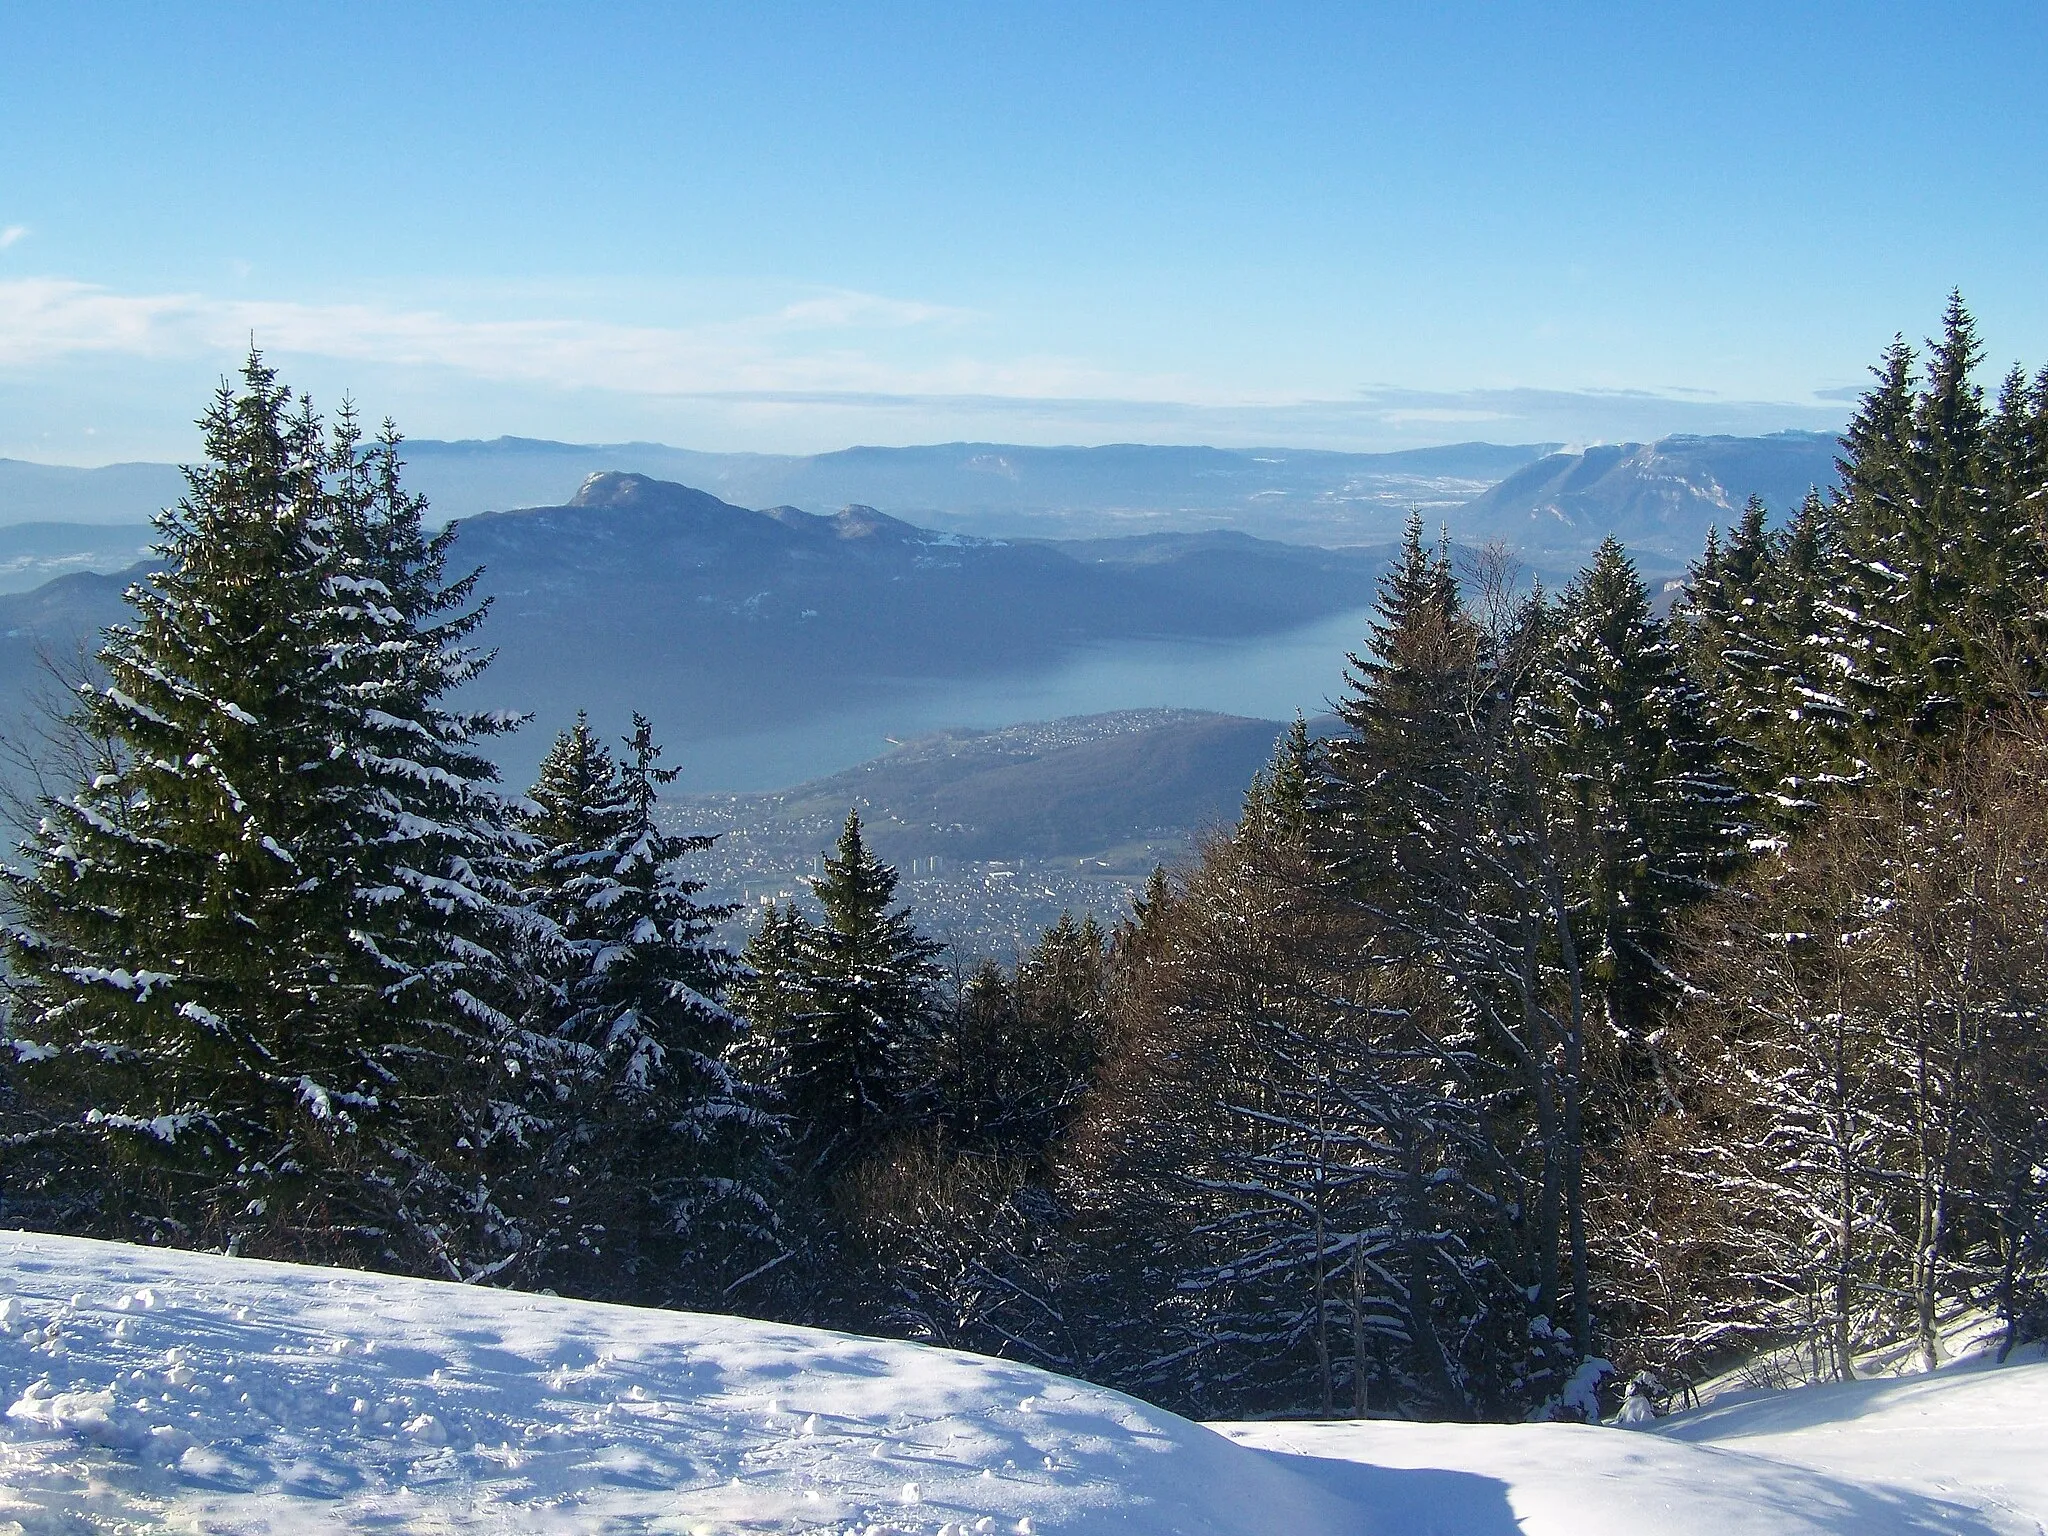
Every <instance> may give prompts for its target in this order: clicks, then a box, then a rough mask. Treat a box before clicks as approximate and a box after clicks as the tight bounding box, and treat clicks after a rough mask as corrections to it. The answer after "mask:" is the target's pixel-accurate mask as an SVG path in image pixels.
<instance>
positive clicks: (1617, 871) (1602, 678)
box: [1527, 508, 1762, 1039]
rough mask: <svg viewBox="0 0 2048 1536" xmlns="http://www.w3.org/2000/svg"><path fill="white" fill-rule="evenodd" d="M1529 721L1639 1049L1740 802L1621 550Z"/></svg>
mask: <svg viewBox="0 0 2048 1536" xmlns="http://www.w3.org/2000/svg"><path fill="white" fill-rule="evenodd" d="M1755 511H1756V513H1757V514H1758V515H1757V516H1756V517H1755V519H1754V522H1753V523H1751V526H1749V527H1748V528H1746V529H1745V530H1744V532H1743V533H1742V534H1741V535H1739V536H1738V539H1737V541H1736V542H1735V544H1734V545H1733V546H1732V547H1733V548H1739V549H1743V550H1744V553H1745V555H1748V553H1749V551H1751V550H1754V549H1756V548H1757V547H1758V546H1759V545H1760V542H1761V533H1762V530H1761V527H1760V524H1761V516H1760V513H1761V508H1757V509H1755ZM1746 521H1749V520H1746ZM1733 564H1734V562H1733V561H1724V563H1723V569H1724V572H1729V573H1731V574H1732V572H1731V567H1732V566H1733ZM1740 579H1741V581H1742V583H1743V585H1748V584H1749V582H1750V581H1751V580H1752V579H1753V578H1752V577H1750V576H1749V574H1748V573H1746V572H1745V573H1743V574H1742V576H1741V578H1740ZM1735 590H1737V591H1740V590H1741V587H1740V586H1738V587H1736V588H1735ZM1527 707H1528V715H1529V727H1528V728H1529V729H1530V730H1531V731H1532V732H1533V733H1534V739H1535V740H1536V741H1537V742H1538V744H1539V747H1540V750H1541V752H1542V754H1543V764H1544V776H1545V778H1546V779H1547V781H1548V782H1549V783H1550V784H1552V785H1553V786H1554V788H1555V793H1556V795H1557V796H1558V798H1559V801H1560V807H1559V816H1558V822H1559V824H1560V825H1561V826H1562V827H1566V828H1569V829H1570V831H1571V834H1572V842H1573V844H1574V848H1573V855H1572V857H1571V858H1570V860H1569V863H1570V866H1571V868H1572V871H1573V883H1574V886H1575V895H1576V896H1577V904H1578V915H1577V916H1576V917H1575V919H1574V926H1575V927H1576V928H1577V930H1578V933H1577V939H1578V943H1579V947H1580V949H1581V952H1582V953H1583V954H1584V956H1585V957H1586V958H1587V960H1588V962H1589V966H1590V974H1591V975H1592V977H1593V978H1594V979H1595V980H1596V981H1597V982H1598V983H1599V984H1600V987H1601V992H1602V997H1603V1000H1604V1001H1605V1003H1606V1005H1607V1007H1608V1010H1609V1016H1610V1020H1611V1022H1612V1023H1613V1025H1614V1026H1615V1027H1616V1028H1617V1029H1618V1030H1619V1031H1621V1032H1622V1033H1623V1034H1625V1035H1629V1036H1633V1037H1636V1038H1638V1039H1640V1038H1641V1037H1642V1036H1644V1035H1646V1034H1647V1033H1648V1032H1649V1030H1650V1029H1651V1028H1653V1027H1654V1025H1653V1015H1654V1010H1655V1003H1656V999H1657V998H1658V997H1659V996H1660V995H1661V994H1663V993H1665V992H1666V991H1667V984H1666V980H1665V978H1666V977H1667V976H1668V974H1669V971H1668V967H1667V965H1666V961H1665V952H1666V950H1667V949H1668V946H1669V940H1670V934H1671V930H1672V925H1673V922H1674V920H1675V918H1676V916H1677V914H1678V912H1679V911H1680V910H1681V909H1682V908H1683V907H1685V906H1686V905H1688V904H1689V903H1690V902H1692V901H1694V900H1697V899H1698V898H1699V897H1701V896H1703V895H1705V894H1706V893H1707V892H1708V891H1710V890H1711V889H1712V888H1713V878H1714V876H1715V874H1716V873H1717V872H1718V870H1719V869H1720V868H1721V867H1722V865H1723V864H1724V862H1725V860H1726V858H1727V856H1728V855H1729V853H1730V852H1731V851H1732V849H1733V847H1734V844H1735V840H1736V837H1737V835H1738V833H1739V831H1740V823H1739V806H1740V797H1739V795H1738V793H1737V791H1736V790H1735V789H1734V787H1733V786H1732V785H1730V784H1729V783H1728V782H1727V781H1726V780H1725V779H1724V778H1723V777H1722V775H1721V772H1720V768H1719V763H1718V761H1717V758H1716V752H1715V738H1714V735H1713V732H1712V730H1711V727H1710V726H1709V723H1708V721H1707V718H1706V716H1707V711H1706V701H1705V698H1704V696H1703V695H1702V694H1701V692H1700V690H1699V689H1698V687H1697V686H1696V685H1695V684H1694V683H1693V681H1692V679H1691V678H1690V677H1689V676H1688V675H1687V673H1686V671H1685V669H1684V668H1683V666H1681V665H1680V661H1679V656H1678V651H1677V648H1676V647H1675V646H1674V645H1673V644H1672V643H1671V640H1670V637H1669V635H1668V634H1667V632H1666V629H1665V626H1664V625H1663V624H1662V623H1661V622H1659V620H1658V619H1657V617H1656V616H1655V614H1653V613H1652V612H1651V609H1650V602H1649V593H1648V592H1647V591H1646V590H1645V589H1644V586H1643V582H1642V579H1641V578H1640V577H1639V576H1638V575H1637V574H1636V569H1635V565H1634V563H1633V562H1632V561H1630V559H1629V558H1628V555H1627V553H1626V552H1625V551H1624V550H1623V549H1622V547H1621V545H1620V544H1619V543H1618V542H1616V541H1615V540H1614V539H1613V538H1608V539H1606V540H1605V541H1603V542H1602V544H1601V545H1600V548H1599V550H1598V551H1597V552H1596V553H1595V554H1594V557H1593V561H1592V563H1591V564H1590V565H1589V566H1587V567H1586V569H1585V570H1584V571H1582V572H1581V573H1580V574H1579V576H1578V578H1577V579H1576V580H1575V581H1573V582H1572V584H1571V586H1570V587H1568V588H1567V589H1566V591H1565V593H1564V595H1563V598H1562V600H1561V602H1560V604H1559V607H1558V619H1557V625H1556V631H1555V635H1554V638H1553V640H1552V642H1551V645H1550V647H1549V650H1548V655H1547V657H1546V661H1545V665H1544V668H1543V681H1542V685H1541V687H1540V688H1539V689H1538V690H1537V691H1536V692H1535V693H1534V694H1532V696H1531V698H1530V700H1529V704H1528V706H1527Z"/></svg>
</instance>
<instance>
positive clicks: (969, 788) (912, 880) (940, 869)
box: [664, 709, 1283, 963]
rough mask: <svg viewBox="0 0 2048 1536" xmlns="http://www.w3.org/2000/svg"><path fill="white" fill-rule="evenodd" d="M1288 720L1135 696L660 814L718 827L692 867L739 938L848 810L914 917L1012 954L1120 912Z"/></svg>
mask: <svg viewBox="0 0 2048 1536" xmlns="http://www.w3.org/2000/svg"><path fill="white" fill-rule="evenodd" d="M1282 729H1283V727H1282V726H1281V725H1280V723H1279V722H1278V721H1273V720H1247V719H1243V718H1240V717H1237V716H1231V715H1216V714H1206V713H1203V712H1201V711H1197V710H1171V709H1133V710H1121V711H1117V712H1115V713H1112V714H1103V715H1088V716H1081V717H1076V718H1068V719H1063V720H1047V721H1040V722H1035V723H1031V724H1024V725H1014V726H1009V727H1006V728H1003V729H1001V730H986V731H974V730H952V731H939V732H934V733H932V734H931V735H928V736H923V737H919V738H917V739H915V740H912V741H908V742H905V743H903V744H902V745H900V746H898V747H896V748H895V749H894V750H893V751H891V752H889V753H887V754H885V755H883V756H881V757H878V758H875V759H873V760H872V761H869V762H866V763H862V764H859V765H858V766H856V767H853V768H849V769H847V770H846V771H845V772H843V773H835V774H832V775H830V776H828V777H826V778H822V779H814V780H811V781H810V782H808V783H804V784H799V785H797V786H796V787H794V788H792V789H787V790H783V791H780V792H778V793H775V794H766V795H685V796H679V797H677V798H676V799H674V800H673V801H671V802H669V803H668V804H667V806H666V808H665V812H664V815H665V818H666V819H667V820H668V821H669V822H670V824H671V825H673V826H674V827H675V828H676V829H677V830H678V831H688V832H712V833H716V834H718V841H717V842H716V843H714V844H713V845H712V846H711V848H709V849H708V850H706V851H705V852H704V853H702V854H700V855H698V856H697V857H696V859H695V860H694V863H693V871H694V873H695V874H696V875H697V877H698V878H700V879H702V880H704V881H705V882H706V883H707V885H708V887H709V891H710V894H711V895H712V896H714V897H715V898H718V899H721V900H728V901H737V902H739V903H740V904H741V906H742V913H741V915H740V917H739V918H738V919H737V920H736V921H735V922H734V924H733V925H732V927H731V928H730V930H729V932H728V937H729V938H730V939H731V941H732V942H733V943H734V944H739V943H743V942H744V941H745V939H746V937H747V934H748V931H749V929H750V926H751V924H752V921H753V912H752V909H753V908H754V907H756V906H758V905H759V904H760V903H761V902H763V901H770V900H773V901H788V900H792V899H798V900H807V899H808V893H807V889H806V887H805V885H804V883H803V882H804V877H805V876H807V875H809V874H811V873H813V872H814V870H815V867H816V863H817V859H818V855H819V854H820V853H821V852H822V851H825V850H827V849H829V848H830V847H831V846H832V843H833V840H834V839H835V838H836V837H837V836H838V833H839V829H840V825H841V823H842V822H844V820H845V818H846V813H847V810H848V809H849V808H854V809H858V810H859V811H860V813H861V819H862V821H863V822H864V824H865V825H866V828H867V832H868V837H869V841H870V843H871V844H872V845H873V846H874V848H875V849H876V851H877V852H878V853H879V854H880V855H881V856H882V857H883V858H885V859H887V860H889V861H890V862H892V863H894V864H895V865H896V866H897V868H898V870H899V871H900V873H901V874H902V877H903V883H902V885H901V887H900V888H899V896H900V898H901V899H902V900H903V901H905V902H907V903H908V904H909V905H910V906H911V908H912V909H913V910H914V911H915V913H916V914H917V922H918V926H919V927H920V928H921V929H923V930H924V931H925V932H927V933H929V934H931V935H932V936H933V937H935V938H938V939H941V940H943V941H944V942H946V943H947V944H950V945H951V946H952V948H953V952H954V958H955V959H957V960H959V961H961V962H962V963H968V962H971V961H972V960H973V959H975V958H976V957H979V956H994V957H997V958H1000V959H1003V960H1005V961H1007V960H1009V959H1011V958H1013V957H1014V956H1015V955H1016V954H1017V953H1019V952H1021V951H1022V950H1024V949H1026V948H1028V947H1029V946H1030V944H1031V943H1032V941H1033V940H1035V939H1036V938H1037V936H1038V935H1039V933H1041V932H1042V931H1043V930H1044V929H1045V928H1046V927H1048V926H1049V925H1050V924H1052V923H1054V922H1056V921H1058V919H1059V915H1060V914H1061V913H1062V912H1067V911H1071V912H1073V913H1075V914H1076V915H1077V916H1078V915H1080V914H1082V913H1087V912H1092V913H1094V914H1095V916H1096V918H1097V920H1098V921H1099V922H1101V923H1102V924H1103V926H1104V927H1109V926H1112V925H1114V924H1115V923H1116V922H1117V921H1118V920H1119V919H1120V918H1121V917H1123V916H1124V914H1125V913H1126V912H1128V911H1129V909H1130V902H1131V897H1132V896H1133V895H1134V894H1135V893H1136V892H1137V891H1138V890H1139V889H1140V888H1142V887H1143V885H1144V883H1145V879H1146V876H1147V875H1148V874H1149V873H1150V872H1151V870H1152V868H1153V866H1154V865H1155V864H1160V863H1167V864H1172V863H1176V862H1178V861H1179V860H1181V859H1183V858H1185V857H1186V856H1187V854H1188V852H1189V850H1190V848H1191V847H1192V846H1193V844H1194V842H1195V839H1196V838H1197V837H1198V836H1199V835H1200V834H1201V833H1202V832H1204V831H1206V830H1207V829H1209V828H1212V827H1218V826H1224V825H1227V824H1229V823H1230V822H1232V821H1234V820H1235V819H1236V817H1237V815H1238V812H1239V810H1240V808H1241V807H1242V805H1243V802H1244V792H1245V787H1246V786H1247V785H1248V784H1249V783H1250V782H1251V779H1252V775H1253V774H1255V773H1256V772H1258V770H1259V769H1260V768H1261V767H1263V766H1264V764H1265V763H1266V761H1267V759H1268V758H1269V757H1270V756H1271V755H1272V751H1273V744H1274V742H1275V740H1276V739H1277V738H1278V736H1279V735H1280V732H1281V730H1282Z"/></svg>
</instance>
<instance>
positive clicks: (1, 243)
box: [0, 224, 28, 251]
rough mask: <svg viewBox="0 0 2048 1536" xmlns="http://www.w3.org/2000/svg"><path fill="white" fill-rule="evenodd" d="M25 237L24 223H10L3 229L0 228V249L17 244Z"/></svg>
mask: <svg viewBox="0 0 2048 1536" xmlns="http://www.w3.org/2000/svg"><path fill="white" fill-rule="evenodd" d="M27 238H28V226H27V225H26V224H10V225H8V226H7V227H6V228H5V229H0V251H4V250H6V249H7V247H9V246H10V245H19V244H20V243H21V242H22V241H24V240H26V239H27Z"/></svg>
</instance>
